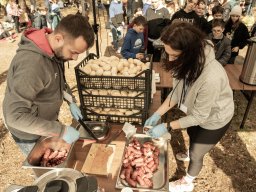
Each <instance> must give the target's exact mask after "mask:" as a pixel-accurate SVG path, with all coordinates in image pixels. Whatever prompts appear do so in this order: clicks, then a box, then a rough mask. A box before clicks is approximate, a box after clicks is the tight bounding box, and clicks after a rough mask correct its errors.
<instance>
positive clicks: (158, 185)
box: [116, 134, 169, 192]
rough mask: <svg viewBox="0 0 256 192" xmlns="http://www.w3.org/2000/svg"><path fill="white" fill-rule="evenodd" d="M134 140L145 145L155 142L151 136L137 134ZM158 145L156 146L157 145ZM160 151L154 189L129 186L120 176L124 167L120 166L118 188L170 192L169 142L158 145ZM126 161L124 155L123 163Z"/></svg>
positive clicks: (154, 177)
mask: <svg viewBox="0 0 256 192" xmlns="http://www.w3.org/2000/svg"><path fill="white" fill-rule="evenodd" d="M133 137H134V138H136V139H137V140H138V141H139V142H140V143H141V144H143V143H145V142H148V141H150V142H153V143H154V141H153V140H152V138H151V137H150V136H147V135H145V134H135V135H134V136H133ZM131 139H132V138H130V139H129V140H128V141H127V142H126V146H128V144H129V143H130V142H131ZM155 145H156V144H155ZM156 146H157V147H158V148H159V150H160V154H159V166H158V170H157V171H156V172H155V173H154V176H153V188H142V187H136V188H133V187H131V186H129V185H128V184H127V183H126V181H124V180H122V179H121V178H120V174H121V170H122V165H120V169H119V172H118V177H117V181H116V188H118V189H122V188H125V187H130V188H131V189H133V190H138V191H155V192H156V191H158V192H160V191H165V192H166V191H169V190H168V189H169V174H168V170H169V166H168V162H169V161H168V144H167V140H166V141H165V142H163V143H161V144H158V145H156ZM123 159H124V154H123V158H122V162H123Z"/></svg>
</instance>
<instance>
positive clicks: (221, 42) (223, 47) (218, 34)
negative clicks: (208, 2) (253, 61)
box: [208, 19, 231, 66]
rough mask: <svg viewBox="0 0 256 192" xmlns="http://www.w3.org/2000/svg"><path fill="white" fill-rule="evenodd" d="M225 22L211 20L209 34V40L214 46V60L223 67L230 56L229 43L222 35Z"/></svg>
mask: <svg viewBox="0 0 256 192" xmlns="http://www.w3.org/2000/svg"><path fill="white" fill-rule="evenodd" d="M224 29H225V22H224V21H223V19H213V21H212V33H210V34H209V36H208V37H209V39H210V40H211V41H212V42H213V44H214V52H215V59H216V60H217V61H219V62H220V63H221V64H222V65H223V66H225V65H226V64H227V63H228V61H229V59H230V56H231V41H230V39H228V38H227V37H225V36H224V35H223V31H224Z"/></svg>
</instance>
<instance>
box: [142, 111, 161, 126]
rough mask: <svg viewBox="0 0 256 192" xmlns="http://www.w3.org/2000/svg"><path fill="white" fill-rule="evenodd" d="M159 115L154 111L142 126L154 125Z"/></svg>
mask: <svg viewBox="0 0 256 192" xmlns="http://www.w3.org/2000/svg"><path fill="white" fill-rule="evenodd" d="M160 118H161V116H160V114H159V113H157V112H155V113H154V114H153V115H152V116H151V117H149V118H148V119H147V120H146V122H145V124H144V127H146V126H153V127H154V126H156V125H157V122H158V121H159V120H160Z"/></svg>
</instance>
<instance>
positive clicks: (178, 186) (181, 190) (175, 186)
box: [169, 177, 194, 192]
mask: <svg viewBox="0 0 256 192" xmlns="http://www.w3.org/2000/svg"><path fill="white" fill-rule="evenodd" d="M193 189H194V184H193V183H187V182H186V181H185V179H184V177H182V178H181V179H179V180H176V181H173V182H169V192H191V191H193Z"/></svg>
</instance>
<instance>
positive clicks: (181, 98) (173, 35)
mask: <svg viewBox="0 0 256 192" xmlns="http://www.w3.org/2000/svg"><path fill="white" fill-rule="evenodd" d="M161 40H162V41H163V43H164V48H165V52H166V59H165V61H164V67H165V69H166V70H167V71H170V72H171V74H172V76H173V90H172V91H171V93H170V94H169V96H168V97H167V99H166V100H165V101H164V103H163V104H162V105H161V106H160V107H159V108H158V109H157V111H156V112H155V113H154V114H153V115H152V116H151V117H150V118H149V119H148V120H147V121H146V123H145V126H153V128H152V129H150V131H149V132H148V134H149V135H151V136H152V137H154V138H158V137H161V136H162V135H163V134H165V133H166V132H168V131H169V132H171V131H172V130H176V129H185V128H186V129H187V133H188V136H189V150H188V152H189V153H178V154H177V155H176V158H177V159H178V160H181V161H185V160H187V161H189V166H188V170H187V175H186V176H184V177H182V178H181V179H179V180H177V181H174V182H170V183H169V191H171V192H172V191H179V192H182V191H193V188H194V184H193V180H194V179H195V178H196V176H197V175H198V174H199V172H200V171H201V169H202V166H203V158H204V156H205V154H206V153H207V152H209V151H210V149H212V148H213V147H214V146H215V145H216V144H217V143H218V141H219V140H220V139H221V138H222V137H223V135H224V134H225V132H226V131H227V129H228V128H229V125H230V122H231V119H232V117H233V113H234V101H233V93H232V90H231V88H230V85H229V80H228V77H227V74H226V72H225V70H224V68H223V67H222V65H221V64H220V63H219V62H218V61H217V60H216V59H215V54H214V49H213V46H212V44H211V43H210V41H208V40H206V39H205V36H204V34H203V33H202V32H201V31H200V30H199V29H197V28H196V27H194V26H193V25H191V24H189V23H187V22H180V21H177V22H175V23H173V24H172V25H170V26H168V27H167V28H166V29H165V31H164V32H163V33H162V34H161ZM176 105H177V106H178V108H179V109H180V110H181V111H183V112H184V113H185V114H186V116H184V117H181V118H179V119H178V120H175V121H171V122H167V123H162V124H157V123H158V121H159V120H160V118H161V116H162V115H164V114H165V113H166V112H167V111H169V110H170V109H171V108H173V107H174V106H176Z"/></svg>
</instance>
